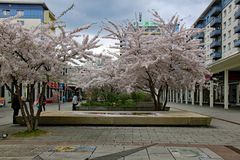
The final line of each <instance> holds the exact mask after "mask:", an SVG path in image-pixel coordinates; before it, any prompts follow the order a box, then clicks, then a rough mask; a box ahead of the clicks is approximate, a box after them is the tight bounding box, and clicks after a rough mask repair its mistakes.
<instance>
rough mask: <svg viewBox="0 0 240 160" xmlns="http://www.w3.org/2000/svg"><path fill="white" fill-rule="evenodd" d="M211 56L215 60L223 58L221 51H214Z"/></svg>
mask: <svg viewBox="0 0 240 160" xmlns="http://www.w3.org/2000/svg"><path fill="white" fill-rule="evenodd" d="M211 56H212V58H213V60H218V59H220V58H222V53H221V52H213V53H212V54H211Z"/></svg>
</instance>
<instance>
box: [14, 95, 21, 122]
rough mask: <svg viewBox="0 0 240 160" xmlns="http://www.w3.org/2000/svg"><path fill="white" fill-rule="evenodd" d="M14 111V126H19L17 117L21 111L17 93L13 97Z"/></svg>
mask: <svg viewBox="0 0 240 160" xmlns="http://www.w3.org/2000/svg"><path fill="white" fill-rule="evenodd" d="M12 109H13V124H17V121H16V117H17V116H18V114H19V109H20V102H19V99H18V96H17V93H14V94H13V97H12Z"/></svg>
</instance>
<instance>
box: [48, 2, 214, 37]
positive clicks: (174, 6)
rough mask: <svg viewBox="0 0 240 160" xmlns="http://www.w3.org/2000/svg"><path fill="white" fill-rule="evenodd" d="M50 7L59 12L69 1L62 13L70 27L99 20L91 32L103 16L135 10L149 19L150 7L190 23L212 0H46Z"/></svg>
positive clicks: (119, 17) (118, 17) (115, 17)
mask: <svg viewBox="0 0 240 160" xmlns="http://www.w3.org/2000/svg"><path fill="white" fill-rule="evenodd" d="M45 2H46V4H47V5H48V6H49V8H50V9H51V10H52V11H53V12H54V13H55V14H56V15H59V14H60V13H61V12H62V11H63V10H65V9H66V8H67V7H68V6H70V5H71V4H72V3H74V4H75V8H74V9H73V10H72V11H70V12H69V13H68V14H67V15H65V16H64V17H63V19H62V20H63V21H65V22H66V23H67V25H68V27H69V28H76V27H78V26H80V25H83V24H86V23H98V25H96V26H95V27H94V28H93V29H92V30H91V31H90V32H91V33H94V32H96V30H98V29H99V26H100V24H101V22H102V21H104V19H105V18H107V19H110V20H112V21H115V22H123V21H124V20H127V19H134V15H135V13H137V12H142V13H143V19H144V20H150V19H151V16H150V14H149V13H148V11H149V10H151V9H155V10H157V11H159V13H160V14H161V16H162V17H163V18H165V19H169V18H170V17H171V16H173V15H174V14H178V15H179V16H180V17H181V18H184V17H185V18H184V22H185V23H186V24H187V25H188V26H190V25H191V24H193V23H194V21H195V20H196V19H197V18H198V16H199V15H200V14H201V12H202V11H203V10H204V9H205V8H206V6H207V5H208V4H209V3H210V2H211V0H45Z"/></svg>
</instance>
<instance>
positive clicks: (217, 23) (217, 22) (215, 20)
mask: <svg viewBox="0 0 240 160" xmlns="http://www.w3.org/2000/svg"><path fill="white" fill-rule="evenodd" d="M221 22H222V19H221V18H220V17H217V18H213V20H212V22H211V23H210V26H211V27H218V26H220V25H221Z"/></svg>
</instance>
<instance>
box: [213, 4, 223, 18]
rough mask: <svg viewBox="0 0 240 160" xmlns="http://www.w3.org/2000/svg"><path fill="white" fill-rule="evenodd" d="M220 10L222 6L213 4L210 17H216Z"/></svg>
mask: <svg viewBox="0 0 240 160" xmlns="http://www.w3.org/2000/svg"><path fill="white" fill-rule="evenodd" d="M221 12H222V8H221V7H219V6H215V7H213V9H212V11H211V16H212V17H216V16H218V15H219V14H220V13H221Z"/></svg>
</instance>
